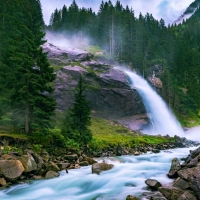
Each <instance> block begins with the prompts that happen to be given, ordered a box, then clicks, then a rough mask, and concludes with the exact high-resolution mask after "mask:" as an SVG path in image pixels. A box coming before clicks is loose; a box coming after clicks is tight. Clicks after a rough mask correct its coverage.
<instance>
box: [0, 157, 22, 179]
mask: <svg viewBox="0 0 200 200" xmlns="http://www.w3.org/2000/svg"><path fill="white" fill-rule="evenodd" d="M24 170H25V169H24V167H23V165H22V163H21V162H20V161H19V160H0V174H2V175H3V176H4V177H5V178H6V179H8V180H15V179H17V178H18V177H20V176H21V174H22V173H23V172H24Z"/></svg>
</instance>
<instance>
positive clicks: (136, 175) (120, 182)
mask: <svg viewBox="0 0 200 200" xmlns="http://www.w3.org/2000/svg"><path fill="white" fill-rule="evenodd" d="M195 148H196V147H192V148H181V149H180V148H177V149H170V150H167V151H161V152H160V153H158V154H151V153H150V152H148V153H147V154H142V155H140V156H119V157H112V158H103V159H104V160H105V162H107V163H112V164H114V168H113V169H111V170H109V171H106V172H102V173H101V174H100V175H96V174H92V173H91V166H87V167H82V168H80V169H72V170H69V173H68V174H67V173H66V172H65V171H61V172H60V176H59V177H58V178H54V179H49V180H38V181H32V182H31V183H30V184H18V185H16V186H12V187H10V188H9V189H6V190H2V191H0V199H3V200H8V199H9V200H125V199H126V196H127V195H135V196H140V195H141V194H142V193H143V192H149V190H147V188H146V185H145V183H144V182H145V180H146V179H148V178H153V179H156V180H158V181H160V182H161V183H162V184H164V185H167V184H170V183H172V181H173V180H172V179H168V178H167V176H166V174H167V173H168V171H169V169H170V166H171V160H172V159H173V158H174V157H177V158H179V159H180V158H182V157H186V156H187V155H188V154H189V150H192V149H195ZM143 199H145V198H143Z"/></svg>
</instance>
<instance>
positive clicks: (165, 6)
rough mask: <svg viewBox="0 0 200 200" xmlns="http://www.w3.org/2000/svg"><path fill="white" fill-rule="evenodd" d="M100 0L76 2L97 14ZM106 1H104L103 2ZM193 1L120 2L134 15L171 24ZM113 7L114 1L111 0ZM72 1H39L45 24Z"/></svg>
mask: <svg viewBox="0 0 200 200" xmlns="http://www.w3.org/2000/svg"><path fill="white" fill-rule="evenodd" d="M101 1H102V0H95V1H94V0H76V2H77V4H78V6H79V7H85V8H89V7H92V9H93V11H95V12H98V10H99V6H100V4H101ZM105 1H106V0H104V2H105ZM193 1H194V0H121V1H120V2H121V3H122V4H123V6H124V7H125V6H126V5H128V6H129V7H132V8H133V10H134V12H135V15H136V16H138V15H139V13H140V12H141V13H142V14H143V15H145V14H146V13H147V12H148V13H151V14H153V16H154V18H156V19H158V20H159V19H161V18H163V19H164V20H165V21H166V24H168V23H173V22H174V21H175V20H177V19H178V17H179V16H180V15H181V14H183V12H184V11H185V9H186V8H187V7H188V6H189V5H190V3H192V2H193ZM112 2H113V4H114V5H115V3H116V0H112ZM71 3H72V0H68V1H67V0H41V4H42V8H43V15H44V20H45V23H46V24H48V23H49V19H50V15H51V13H52V12H53V11H54V10H55V9H56V8H58V9H61V8H62V7H63V5H64V4H65V5H66V6H70V5H71Z"/></svg>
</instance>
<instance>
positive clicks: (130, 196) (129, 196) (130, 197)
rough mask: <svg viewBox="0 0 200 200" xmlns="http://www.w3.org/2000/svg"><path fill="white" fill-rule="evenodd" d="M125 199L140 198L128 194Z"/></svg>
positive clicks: (135, 199)
mask: <svg viewBox="0 0 200 200" xmlns="http://www.w3.org/2000/svg"><path fill="white" fill-rule="evenodd" d="M126 200H140V199H138V198H137V197H135V196H132V195H128V196H127V197H126Z"/></svg>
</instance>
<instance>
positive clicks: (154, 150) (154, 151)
mask: <svg viewBox="0 0 200 200" xmlns="http://www.w3.org/2000/svg"><path fill="white" fill-rule="evenodd" d="M152 152H153V153H160V150H159V149H152Z"/></svg>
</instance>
